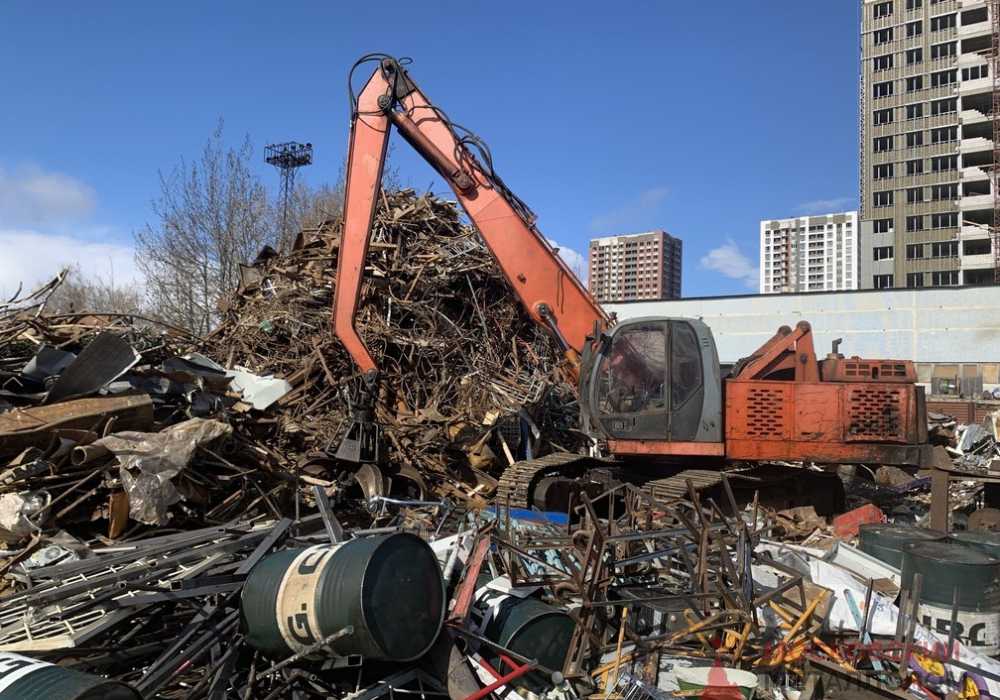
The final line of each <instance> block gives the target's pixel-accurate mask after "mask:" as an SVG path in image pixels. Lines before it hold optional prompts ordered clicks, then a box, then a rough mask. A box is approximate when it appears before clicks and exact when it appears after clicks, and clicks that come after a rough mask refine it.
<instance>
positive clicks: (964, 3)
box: [958, 0, 986, 10]
mask: <svg viewBox="0 0 1000 700" xmlns="http://www.w3.org/2000/svg"><path fill="white" fill-rule="evenodd" d="M958 6H959V7H960V8H962V9H963V10H974V9H976V8H977V7H986V0H958Z"/></svg>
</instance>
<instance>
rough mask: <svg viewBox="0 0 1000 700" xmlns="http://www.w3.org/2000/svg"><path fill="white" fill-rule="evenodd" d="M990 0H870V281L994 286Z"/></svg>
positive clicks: (866, 34) (865, 57)
mask: <svg viewBox="0 0 1000 700" xmlns="http://www.w3.org/2000/svg"><path fill="white" fill-rule="evenodd" d="M989 4H990V3H988V2H987V1H986V0H861V10H862V20H861V86H860V92H861V94H860V106H861V149H860V152H861V160H860V170H861V172H860V182H861V236H860V278H859V281H860V286H861V288H866V289H867V288H891V287H931V286H935V287H936V286H950V285H981V284H993V281H994V271H993V268H994V251H993V250H992V247H991V241H990V236H989V231H988V227H989V226H991V225H992V224H993V207H994V195H993V189H994V188H993V187H991V184H990V181H991V173H992V172H993V166H994V144H993V121H992V117H991V115H992V113H993V90H994V82H993V76H991V75H990V70H991V69H990V58H989V57H990V55H991V52H992V49H993V45H994V37H993V23H992V21H991V19H992V18H991V17H990V9H989Z"/></svg>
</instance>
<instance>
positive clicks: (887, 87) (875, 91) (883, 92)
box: [872, 80, 892, 100]
mask: <svg viewBox="0 0 1000 700" xmlns="http://www.w3.org/2000/svg"><path fill="white" fill-rule="evenodd" d="M891 95H892V81H891V80H887V81H886V82H884V83H875V85H873V86H872V97H874V98H875V99H876V100H877V99H879V98H882V97H889V96H891Z"/></svg>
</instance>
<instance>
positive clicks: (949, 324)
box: [605, 287, 1000, 363]
mask: <svg viewBox="0 0 1000 700" xmlns="http://www.w3.org/2000/svg"><path fill="white" fill-rule="evenodd" d="M605 308H606V310H607V311H608V312H609V313H610V312H613V313H615V314H617V315H618V318H619V319H621V320H625V319H628V318H636V317H639V316H686V317H692V318H700V319H701V320H703V321H704V322H705V323H707V324H708V326H709V328H711V329H712V333H713V334H714V335H715V342H716V344H717V345H718V349H719V359H720V360H721V361H722V362H735V361H736V360H738V359H740V358H741V357H746V356H747V355H749V354H750V353H752V352H753V351H754V350H756V349H757V348H758V347H760V346H761V345H762V344H763V343H764V342H765V341H766V340H768V339H769V338H770V337H771V336H772V335H773V334H774V332H775V331H776V330H777V329H778V327H779V326H782V325H789V326H794V325H795V324H796V323H798V322H799V321H802V320H806V321H809V322H810V323H811V324H812V327H813V333H814V336H815V339H816V349H817V352H818V353H819V354H820V355H821V356H822V355H823V354H825V353H826V352H827V351H828V349H829V348H830V344H831V342H832V341H833V340H834V339H836V338H843V339H844V342H843V344H842V345H841V352H842V353H844V354H845V355H860V356H862V357H873V358H878V357H882V358H891V359H902V360H913V361H915V362H955V363H958V362H997V361H998V360H1000V287H956V288H938V289H891V290H889V289H887V290H872V291H863V292H838V293H825V294H781V295H762V296H743V297H714V298H712V297H707V298H704V297H703V298H697V299H676V300H671V301H649V302H631V303H625V304H607V305H605Z"/></svg>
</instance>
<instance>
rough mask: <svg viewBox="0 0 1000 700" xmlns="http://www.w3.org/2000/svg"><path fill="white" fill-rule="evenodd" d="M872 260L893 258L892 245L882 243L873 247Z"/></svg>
mask: <svg viewBox="0 0 1000 700" xmlns="http://www.w3.org/2000/svg"><path fill="white" fill-rule="evenodd" d="M872 260H892V246H891V245H880V246H875V247H874V248H872Z"/></svg>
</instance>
